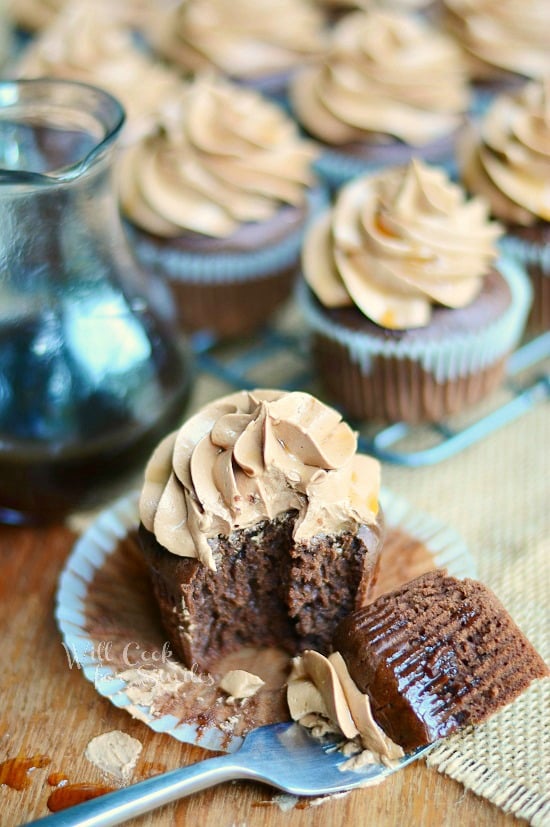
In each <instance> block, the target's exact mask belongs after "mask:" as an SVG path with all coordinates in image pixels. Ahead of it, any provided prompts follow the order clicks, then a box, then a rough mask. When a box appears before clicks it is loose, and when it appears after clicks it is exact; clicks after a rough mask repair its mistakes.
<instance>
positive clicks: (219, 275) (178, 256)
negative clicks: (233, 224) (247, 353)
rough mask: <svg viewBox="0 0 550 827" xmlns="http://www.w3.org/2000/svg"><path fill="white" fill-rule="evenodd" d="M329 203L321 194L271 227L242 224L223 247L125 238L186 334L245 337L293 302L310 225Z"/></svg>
mask: <svg viewBox="0 0 550 827" xmlns="http://www.w3.org/2000/svg"><path fill="white" fill-rule="evenodd" d="M326 200H327V196H326V194H325V191H324V190H323V189H322V188H319V189H317V190H314V191H312V193H311V194H310V196H309V197H308V201H307V203H306V204H304V205H303V206H302V207H290V206H287V207H283V208H281V209H280V210H279V212H278V213H277V214H276V215H275V216H273V218H272V219H270V220H268V221H265V222H263V223H259V224H253V223H251V224H245V225H243V226H242V227H241V228H240V229H239V230H238V231H237V232H236V233H235V234H234V235H233V236H231V237H229V238H224V239H215V238H207V237H205V236H200V235H198V234H196V233H195V234H193V233H188V234H186V235H184V236H182V237H181V238H176V239H163V238H158V237H155V236H153V235H150V234H149V233H146V232H143V231H141V230H139V229H137V228H136V227H134V226H128V234H129V236H130V242H131V245H132V247H133V249H134V251H135V254H136V256H137V259H138V261H139V262H140V264H141V265H142V267H143V268H144V269H145V270H148V271H152V272H155V273H157V274H158V275H159V276H161V277H162V278H163V279H164V280H165V281H166V282H167V284H168V285H169V287H170V290H171V293H172V297H173V300H174V304H175V308H176V311H177V315H178V319H179V322H180V325H181V327H182V329H183V330H184V331H185V332H186V333H197V332H199V331H201V332H204V333H206V334H208V335H210V336H212V337H213V338H214V339H227V338H232V337H237V336H247V335H250V334H251V333H254V332H255V331H257V330H258V329H259V328H261V327H262V326H263V325H265V323H266V321H267V319H268V318H269V317H270V316H271V315H272V314H273V313H274V311H275V310H277V309H278V308H279V307H280V306H281V305H282V304H283V303H284V302H285V301H286V299H287V298H288V297H289V296H290V294H291V292H292V288H293V285H294V283H295V280H296V276H297V272H298V266H299V255H300V248H301V244H302V238H303V234H304V231H305V228H306V225H307V222H308V220H309V217H310V216H311V215H314V214H315V213H316V212H317V211H318V210H319V209H320V208H322V207H323V206H324V205H325V204H326Z"/></svg>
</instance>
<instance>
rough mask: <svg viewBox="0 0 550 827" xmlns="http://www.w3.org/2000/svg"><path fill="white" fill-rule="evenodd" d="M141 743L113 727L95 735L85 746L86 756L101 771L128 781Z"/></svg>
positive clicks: (138, 754) (141, 746)
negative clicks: (108, 730) (109, 730)
mask: <svg viewBox="0 0 550 827" xmlns="http://www.w3.org/2000/svg"><path fill="white" fill-rule="evenodd" d="M142 748H143V745H142V743H141V741H138V739H137V738H132V736H131V735H128V734H127V733H126V732H121V731H120V730H119V729H113V730H112V731H111V732H104V733H103V734H102V735H97V736H96V737H95V738H92V740H91V741H90V742H89V744H88V746H87V747H86V753H85V755H86V758H87V759H88V761H91V763H92V764H94V765H95V766H96V767H98V768H99V769H100V770H101V771H102V772H105V773H107V774H108V775H112V776H114V777H115V778H117V779H118V780H119V781H123V782H125V783H128V781H129V780H130V778H131V777H132V773H133V771H134V769H135V766H136V764H137V761H138V758H139V756H140V753H141V750H142Z"/></svg>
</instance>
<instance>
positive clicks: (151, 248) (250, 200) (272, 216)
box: [119, 77, 316, 338]
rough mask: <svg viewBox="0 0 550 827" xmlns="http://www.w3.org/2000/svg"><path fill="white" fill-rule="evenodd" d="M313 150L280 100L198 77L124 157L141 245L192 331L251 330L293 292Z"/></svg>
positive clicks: (135, 237) (125, 187)
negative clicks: (149, 132)
mask: <svg viewBox="0 0 550 827" xmlns="http://www.w3.org/2000/svg"><path fill="white" fill-rule="evenodd" d="M315 155H316V150H315V148H314V147H313V145H312V144H311V143H310V142H308V141H305V140H303V139H302V138H301V137H300V136H299V134H298V131H297V128H296V126H295V124H294V123H293V122H292V121H291V120H290V118H288V117H287V116H286V115H285V114H284V112H283V111H282V110H281V109H280V108H279V107H278V106H277V105H276V104H274V103H272V102H270V101H268V100H267V99H264V98H262V97H261V96H260V95H259V94H258V93H257V92H254V91H252V90H249V89H244V88H242V87H239V86H236V85H235V84H231V83H229V82H228V81H225V80H222V79H214V78H210V77H199V78H197V79H196V80H195V81H194V82H193V83H191V84H189V86H188V88H187V89H186V91H185V93H184V94H183V95H182V96H181V98H180V100H179V102H178V105H177V106H176V107H174V108H173V109H171V110H170V111H167V112H166V113H165V116H164V117H163V118H162V119H161V120H160V121H159V124H158V128H157V129H156V130H155V132H154V133H153V134H151V135H149V136H148V137H146V138H145V139H143V140H142V141H141V142H139V143H138V144H137V145H135V146H133V147H131V148H130V149H129V150H128V151H127V152H126V153H125V155H124V156H123V157H122V159H121V162H120V176H119V182H120V196H121V204H122V209H123V212H124V214H125V215H126V217H127V218H128V221H129V222H130V224H131V228H130V229H131V238H132V241H133V244H134V248H135V251H136V253H137V256H138V258H139V260H140V261H141V262H142V263H143V264H144V265H145V267H147V268H151V269H153V270H155V271H158V272H160V273H161V275H163V276H164V277H165V278H166V279H167V280H168V282H169V284H170V286H171V288H172V292H173V295H174V298H175V301H176V304H177V306H178V310H179V314H180V319H181V323H182V326H183V327H184V329H185V330H187V331H188V332H195V331H198V330H201V331H207V332H209V333H210V334H212V335H213V336H215V337H218V338H220V337H227V336H236V335H244V334H248V333H251V332H253V331H254V330H256V329H257V328H259V327H261V326H262V325H263V324H264V323H265V321H266V319H267V317H268V316H269V315H270V314H271V313H273V311H274V310H275V309H276V308H277V307H278V306H279V305H280V304H281V303H282V302H283V301H284V300H285V299H286V298H287V296H288V295H289V293H290V291H291V289H292V287H293V284H294V280H295V276H296V273H297V270H298V267H299V255H300V247H301V243H302V238H303V233H304V229H305V226H306V222H307V220H308V217H309V213H310V209H311V205H312V203H313V193H312V190H311V188H312V187H313V186H314V185H315V179H314V176H313V174H312V172H311V164H312V161H313V159H314V157H315ZM310 196H312V197H311V198H310Z"/></svg>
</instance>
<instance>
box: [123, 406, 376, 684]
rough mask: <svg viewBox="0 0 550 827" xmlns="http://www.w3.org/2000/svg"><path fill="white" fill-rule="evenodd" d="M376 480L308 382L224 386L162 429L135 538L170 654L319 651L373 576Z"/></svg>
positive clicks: (200, 661)
mask: <svg viewBox="0 0 550 827" xmlns="http://www.w3.org/2000/svg"><path fill="white" fill-rule="evenodd" d="M379 487H380V465H379V463H378V461H377V460H375V459H373V458H372V457H368V456H366V455H364V454H359V453H357V436H356V434H355V433H354V432H353V431H352V430H351V428H350V427H349V425H347V424H346V423H345V422H343V421H342V418H341V416H340V414H339V413H338V412H337V411H335V410H334V409H332V408H329V407H328V406H327V405H324V404H323V403H322V402H320V401H319V400H318V399H315V397H313V396H311V395H310V394H307V393H298V392H294V393H284V392H282V391H273V390H256V391H250V392H246V391H242V392H240V393H234V394H231V395H230V396H226V397H223V398H222V399H218V400H216V401H214V402H211V403H210V404H209V405H207V406H206V407H205V408H203V409H202V410H200V411H199V412H198V413H196V414H195V415H194V416H193V417H191V419H189V420H188V421H187V422H186V423H184V424H183V425H182V427H181V428H180V430H179V431H177V432H175V433H173V434H171V435H170V436H168V437H166V438H165V439H164V440H163V441H162V442H161V443H160V445H159V446H158V448H157V449H156V451H155V452H154V454H153V455H152V457H151V459H150V461H149V463H148V466H147V468H146V471H145V481H144V485H143V488H142V493H141V499H140V506H139V510H140V519H141V526H140V541H141V546H142V549H143V553H144V556H145V559H146V561H147V563H148V566H149V570H150V574H151V580H152V584H153V588H154V590H155V595H156V598H157V601H158V604H159V607H160V611H161V616H162V620H163V622H164V625H165V628H166V631H167V634H168V636H169V640H170V643H171V645H172V646H173V648H174V651H175V652H176V654H177V656H178V657H180V658H181V659H182V660H183V662H184V663H185V665H186V666H188V667H189V668H191V667H192V666H193V665H195V666H198V667H199V668H200V669H213V668H214V669H215V664H216V661H217V660H218V659H219V658H220V657H221V656H223V655H224V654H227V653H228V652H231V651H234V650H236V649H239V648H241V647H243V646H274V647H278V648H282V649H284V650H286V651H288V652H289V653H291V654H295V653H296V652H297V651H300V650H302V649H304V648H308V647H315V648H318V649H319V650H320V651H321V652H327V651H328V650H329V647H330V640H331V637H332V634H333V632H334V629H335V627H336V625H337V623H338V622H339V621H340V620H341V619H342V618H343V617H344V616H345V615H346V614H348V613H349V612H350V611H352V610H353V608H354V607H355V608H358V607H359V606H362V605H365V604H366V603H367V602H368V600H369V598H370V595H371V589H372V587H373V585H374V582H375V580H376V577H377V573H378V565H379V560H380V553H381V548H382V539H383V518H382V512H381V511H380V509H379V503H378V497H379Z"/></svg>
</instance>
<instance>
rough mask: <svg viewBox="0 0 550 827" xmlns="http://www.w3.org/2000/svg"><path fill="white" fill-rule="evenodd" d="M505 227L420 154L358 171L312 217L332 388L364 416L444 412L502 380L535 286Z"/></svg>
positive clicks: (313, 286)
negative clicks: (504, 257)
mask: <svg viewBox="0 0 550 827" xmlns="http://www.w3.org/2000/svg"><path fill="white" fill-rule="evenodd" d="M500 232H501V230H500V227H499V225H497V224H496V223H494V222H491V221H489V219H488V207H487V205H486V204H485V203H484V202H483V201H482V200H481V199H472V200H470V201H467V200H466V199H465V196H464V193H463V191H462V190H461V189H460V187H458V185H456V184H454V183H452V182H451V181H450V180H449V179H448V178H447V176H446V175H445V173H444V172H443V171H442V170H440V169H437V168H430V167H428V166H425V165H424V164H422V163H421V162H418V161H413V162H411V163H410V165H409V166H408V167H402V168H395V169H388V170H384V171H381V172H379V173H378V174H375V175H371V176H364V177H361V178H358V179H357V180H355V181H353V182H351V183H350V184H348V185H347V186H346V187H344V188H343V189H342V190H341V192H340V193H339V195H338V197H337V199H336V202H335V205H334V207H333V208H332V209H330V210H328V211H327V212H325V213H324V214H323V215H322V216H321V217H319V219H318V220H317V221H316V222H315V223H314V224H313V225H312V227H311V229H310V230H309V232H308V235H307V238H306V241H305V245H304V251H303V272H304V278H305V283H303V284H302V285H301V287H300V291H299V296H300V304H301V308H302V311H303V314H304V317H305V320H306V322H307V324H308V326H309V328H310V329H311V330H312V334H313V336H312V338H313V342H312V344H313V354H314V359H315V364H316V367H317V372H318V375H319V377H320V380H321V382H322V385H323V387H324V390H325V392H326V394H327V395H328V396H329V397H330V398H331V399H332V400H333V401H334V402H337V403H338V404H339V405H340V406H341V407H342V408H343V409H344V410H345V411H346V412H347V413H348V414H349V415H351V416H352V417H354V418H358V419H382V420H390V421H397V420H403V421H407V422H423V421H436V420H440V419H442V418H443V417H446V416H448V415H450V414H453V413H456V412H458V411H460V410H462V409H463V408H465V407H467V406H468V405H472V404H474V403H476V402H478V401H479V400H480V399H482V398H483V397H484V396H486V395H487V394H488V393H490V392H491V391H492V390H493V389H494V388H495V387H496V386H497V385H498V384H499V382H500V381H501V378H502V376H503V372H504V368H505V362H506V358H507V356H508V354H509V353H510V351H511V350H513V348H514V347H515V346H516V344H517V342H518V340H519V339H520V337H521V334H522V331H523V327H524V324H525V318H526V315H527V311H528V307H529V300H530V290H529V284H528V281H527V279H526V277H525V276H524V275H523V274H522V272H521V270H519V269H518V268H514V266H513V263H508V264H506V263H505V262H501V263H500V264H499V265H498V267H497V266H496V265H495V259H496V254H497V250H496V241H497V238H498V236H499V235H500Z"/></svg>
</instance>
